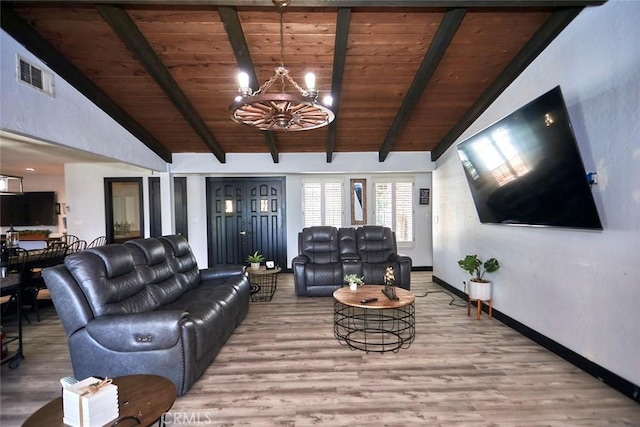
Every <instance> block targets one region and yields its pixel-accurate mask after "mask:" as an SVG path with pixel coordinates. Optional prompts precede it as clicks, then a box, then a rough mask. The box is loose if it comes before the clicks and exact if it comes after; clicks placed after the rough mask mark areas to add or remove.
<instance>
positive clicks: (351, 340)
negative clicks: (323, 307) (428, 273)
mask: <svg viewBox="0 0 640 427" xmlns="http://www.w3.org/2000/svg"><path fill="white" fill-rule="evenodd" d="M383 289H384V286H382V285H364V286H360V287H358V289H357V290H355V291H352V290H350V289H349V288H348V287H343V288H340V289H338V290H336V291H335V292H334V293H333V299H334V304H333V307H334V317H333V319H334V327H333V332H334V335H335V337H336V338H337V339H338V341H339V342H340V344H342V345H346V346H348V347H349V348H350V349H352V350H362V351H366V352H367V353H368V352H371V351H372V352H377V353H384V352H387V351H393V352H398V351H399V350H400V349H401V348H408V347H409V346H410V345H411V343H412V342H413V340H414V339H415V336H416V329H415V295H413V294H412V293H411V292H410V291H407V290H406V289H402V288H395V291H396V295H397V296H398V299H397V300H390V299H389V298H387V296H386V295H385V294H384V293H383V292H382V290H383ZM368 298H377V300H376V301H372V302H368V303H363V302H362V301H363V300H365V299H368Z"/></svg>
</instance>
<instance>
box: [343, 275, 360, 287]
mask: <svg viewBox="0 0 640 427" xmlns="http://www.w3.org/2000/svg"><path fill="white" fill-rule="evenodd" d="M344 282H345V283H348V284H349V289H351V290H352V291H355V290H357V289H358V286H362V285H364V276H362V277H358V275H356V274H347V275H346V276H344Z"/></svg>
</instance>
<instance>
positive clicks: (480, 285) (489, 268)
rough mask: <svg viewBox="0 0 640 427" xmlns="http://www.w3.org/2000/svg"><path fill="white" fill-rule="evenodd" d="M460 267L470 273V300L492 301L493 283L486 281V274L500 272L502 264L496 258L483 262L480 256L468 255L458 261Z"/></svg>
mask: <svg viewBox="0 0 640 427" xmlns="http://www.w3.org/2000/svg"><path fill="white" fill-rule="evenodd" d="M458 265H459V266H460V268H462V269H463V270H465V271H467V272H469V274H470V275H471V280H470V281H469V298H471V299H479V300H482V301H488V300H490V299H491V281H490V280H486V279H484V275H485V273H493V272H495V271H498V269H499V268H500V263H498V260H497V259H495V258H489V259H488V260H486V261H485V262H482V260H480V259H479V258H478V255H467V256H465V257H464V259H461V260H458Z"/></svg>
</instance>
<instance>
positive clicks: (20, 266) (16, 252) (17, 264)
mask: <svg viewBox="0 0 640 427" xmlns="http://www.w3.org/2000/svg"><path fill="white" fill-rule="evenodd" d="M27 254H28V252H27V251H26V250H25V249H23V248H13V249H11V254H10V255H9V260H8V265H7V274H17V275H18V286H16V287H13V288H11V289H10V291H9V292H7V293H6V294H4V292H3V295H2V296H1V297H0V303H2V304H4V307H3V308H2V314H3V316H4V315H5V314H6V313H7V311H8V309H9V308H10V307H11V306H12V305H13V304H16V306H17V304H18V302H19V301H20V299H19V298H18V295H19V293H20V292H21V291H22V285H24V280H25V278H26V277H27V275H26V274H25V268H26V261H27ZM22 316H24V318H25V320H26V321H27V322H28V323H31V321H30V320H29V317H28V316H27V314H26V313H25V312H24V311H23V310H22Z"/></svg>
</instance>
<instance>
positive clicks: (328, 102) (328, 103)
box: [322, 95, 333, 107]
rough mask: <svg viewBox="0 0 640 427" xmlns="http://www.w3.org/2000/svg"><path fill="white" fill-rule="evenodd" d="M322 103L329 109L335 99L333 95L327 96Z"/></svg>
mask: <svg viewBox="0 0 640 427" xmlns="http://www.w3.org/2000/svg"><path fill="white" fill-rule="evenodd" d="M322 103H323V104H324V105H326V106H327V107H331V106H332V105H333V97H332V96H331V95H327V96H325V97H324V98H322Z"/></svg>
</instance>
